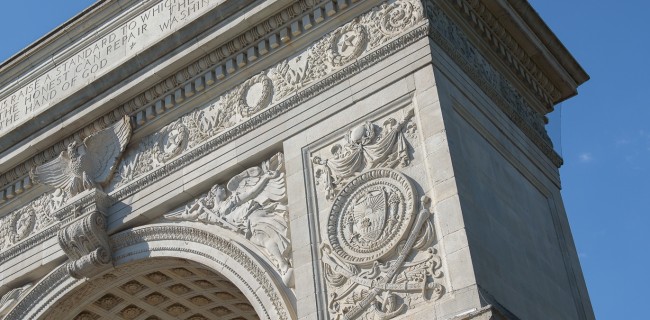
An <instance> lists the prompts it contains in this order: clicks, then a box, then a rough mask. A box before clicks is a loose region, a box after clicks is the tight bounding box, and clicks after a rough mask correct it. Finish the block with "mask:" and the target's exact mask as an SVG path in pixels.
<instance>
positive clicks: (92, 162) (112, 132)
mask: <svg viewBox="0 0 650 320" xmlns="http://www.w3.org/2000/svg"><path fill="white" fill-rule="evenodd" d="M129 139H131V123H130V121H129V117H128V116H125V117H124V118H122V120H120V121H118V122H117V123H115V124H113V125H112V126H110V127H108V128H106V129H104V130H102V131H99V132H96V133H95V134H93V135H91V136H89V137H87V138H86V139H85V140H84V145H85V147H86V155H85V156H84V157H83V162H84V163H83V168H84V169H85V170H86V174H88V175H90V176H91V177H92V179H93V181H94V182H96V183H99V184H105V183H106V182H108V180H109V179H110V177H111V175H112V174H113V171H114V170H115V167H116V165H117V163H118V161H119V159H120V156H121V155H122V152H123V151H124V149H125V148H126V145H127V144H128V142H129Z"/></svg>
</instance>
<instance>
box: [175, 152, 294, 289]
mask: <svg viewBox="0 0 650 320" xmlns="http://www.w3.org/2000/svg"><path fill="white" fill-rule="evenodd" d="M284 176H285V173H284V158H283V155H282V153H278V154H276V155H274V156H273V157H271V159H269V160H267V161H264V162H263V163H262V164H261V165H260V166H256V167H252V168H249V169H247V170H246V171H244V172H241V173H239V174H237V175H235V176H234V177H232V178H231V179H230V180H229V181H228V183H227V184H226V185H225V187H224V186H223V185H221V184H216V185H214V186H213V187H212V188H211V189H210V191H209V192H208V193H206V194H204V195H202V196H201V197H199V198H198V199H196V200H194V201H192V202H190V203H189V204H187V205H185V206H183V207H180V208H178V209H175V210H173V211H172V212H170V213H168V214H165V215H164V219H165V220H172V221H200V222H203V223H207V224H213V225H218V226H220V227H222V228H224V229H228V230H230V231H233V232H235V233H237V234H239V235H240V236H242V237H243V238H245V239H246V240H247V241H248V242H250V243H252V244H253V245H255V246H256V247H258V248H259V249H261V250H262V251H263V252H264V253H265V254H266V256H267V257H268V258H269V260H271V261H272V263H273V265H274V267H275V268H276V270H277V271H278V272H279V274H280V275H281V276H282V278H283V281H284V282H285V284H287V285H289V284H290V281H291V279H292V266H291V258H290V252H291V244H290V241H289V237H288V223H289V217H288V212H287V195H286V182H285V177H284Z"/></svg>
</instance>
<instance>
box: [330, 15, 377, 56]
mask: <svg viewBox="0 0 650 320" xmlns="http://www.w3.org/2000/svg"><path fill="white" fill-rule="evenodd" d="M367 40H368V35H367V33H366V30H365V29H364V27H363V26H362V25H360V24H358V23H356V22H353V23H351V24H347V25H345V26H343V27H342V28H340V29H338V30H336V31H335V33H334V36H333V37H332V57H331V59H332V60H331V62H332V65H334V66H341V65H344V64H346V63H348V62H350V61H352V60H354V59H356V58H357V57H359V56H360V55H361V54H362V53H363V51H364V50H365V48H366V42H367Z"/></svg>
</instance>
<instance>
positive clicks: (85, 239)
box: [58, 190, 112, 279]
mask: <svg viewBox="0 0 650 320" xmlns="http://www.w3.org/2000/svg"><path fill="white" fill-rule="evenodd" d="M92 192H93V193H94V194H92V195H91V196H92V197H93V198H94V200H95V201H91V202H90V203H87V204H85V205H84V207H83V208H81V207H78V208H76V211H77V212H78V213H83V214H81V216H79V217H76V218H74V220H72V221H71V222H69V223H68V224H66V225H65V226H63V227H62V228H61V229H60V230H59V232H58V241H59V245H60V246H61V248H62V249H63V252H65V254H66V255H67V256H68V258H69V259H70V261H68V262H67V264H66V269H67V271H68V273H69V274H70V276H72V277H73V278H76V279H82V278H90V277H93V276H95V275H97V274H98V273H99V272H101V271H103V270H106V269H108V268H109V267H111V266H112V256H111V255H112V253H111V248H110V245H109V241H108V234H107V232H106V227H107V221H106V217H105V216H104V212H105V206H106V203H108V202H107V200H106V199H107V198H108V195H106V194H105V193H103V192H101V191H99V190H94V191H92Z"/></svg>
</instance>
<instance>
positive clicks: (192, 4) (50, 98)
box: [0, 0, 221, 135]
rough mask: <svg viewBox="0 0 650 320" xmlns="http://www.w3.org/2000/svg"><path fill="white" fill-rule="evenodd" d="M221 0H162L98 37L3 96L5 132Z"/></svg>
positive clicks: (0, 122) (0, 112) (0, 118)
mask: <svg viewBox="0 0 650 320" xmlns="http://www.w3.org/2000/svg"><path fill="white" fill-rule="evenodd" d="M220 2H221V1H216V0H191V1H190V0H183V1H178V0H175V1H170V0H161V1H158V3H157V4H155V5H153V6H151V7H150V8H149V9H147V10H146V11H144V12H142V13H140V14H139V15H137V16H135V17H133V18H132V19H130V20H128V21H124V22H122V23H121V24H120V25H117V26H114V27H113V28H112V29H111V30H109V31H108V32H105V33H104V34H103V35H101V37H100V38H96V40H95V41H94V42H91V43H90V44H88V45H87V46H85V47H84V48H82V49H80V50H79V51H78V52H75V53H72V54H71V55H70V57H69V58H67V59H66V60H64V61H61V62H60V63H57V65H56V66H54V67H52V68H50V69H49V70H43V71H41V74H40V75H38V76H37V77H35V79H33V80H31V82H28V83H27V84H26V85H23V86H22V87H18V88H15V89H14V90H12V91H11V92H6V93H3V94H2V97H0V135H2V134H4V133H5V132H8V131H9V130H11V129H12V128H14V127H16V126H17V125H19V124H21V123H25V122H26V121H28V120H29V119H30V118H31V116H32V115H35V114H38V113H40V112H41V111H42V110H44V109H46V108H49V107H51V106H53V105H54V104H56V103H57V102H59V101H61V100H63V99H64V98H65V97H67V96H69V95H70V94H71V93H72V92H74V91H76V90H78V89H80V88H83V87H84V86H86V85H87V84H88V83H89V82H90V81H92V80H93V79H95V78H97V77H99V76H102V75H103V74H105V73H106V72H108V71H109V70H111V69H113V68H115V67H117V66H118V65H119V64H121V63H122V62H124V61H126V60H127V59H129V58H130V57H132V56H133V55H134V54H135V53H137V52H141V51H142V50H144V49H145V48H148V47H150V46H151V45H152V44H154V43H156V42H158V41H159V40H160V39H162V38H164V37H166V36H167V35H169V34H171V33H172V32H174V31H176V30H178V29H179V28H180V27H182V26H183V25H186V24H187V23H189V22H190V21H192V20H193V19H194V18H195V17H198V16H199V15H201V14H203V13H205V12H207V11H208V10H210V9H211V8H213V7H215V6H216V5H218V4H219V3H220Z"/></svg>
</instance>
